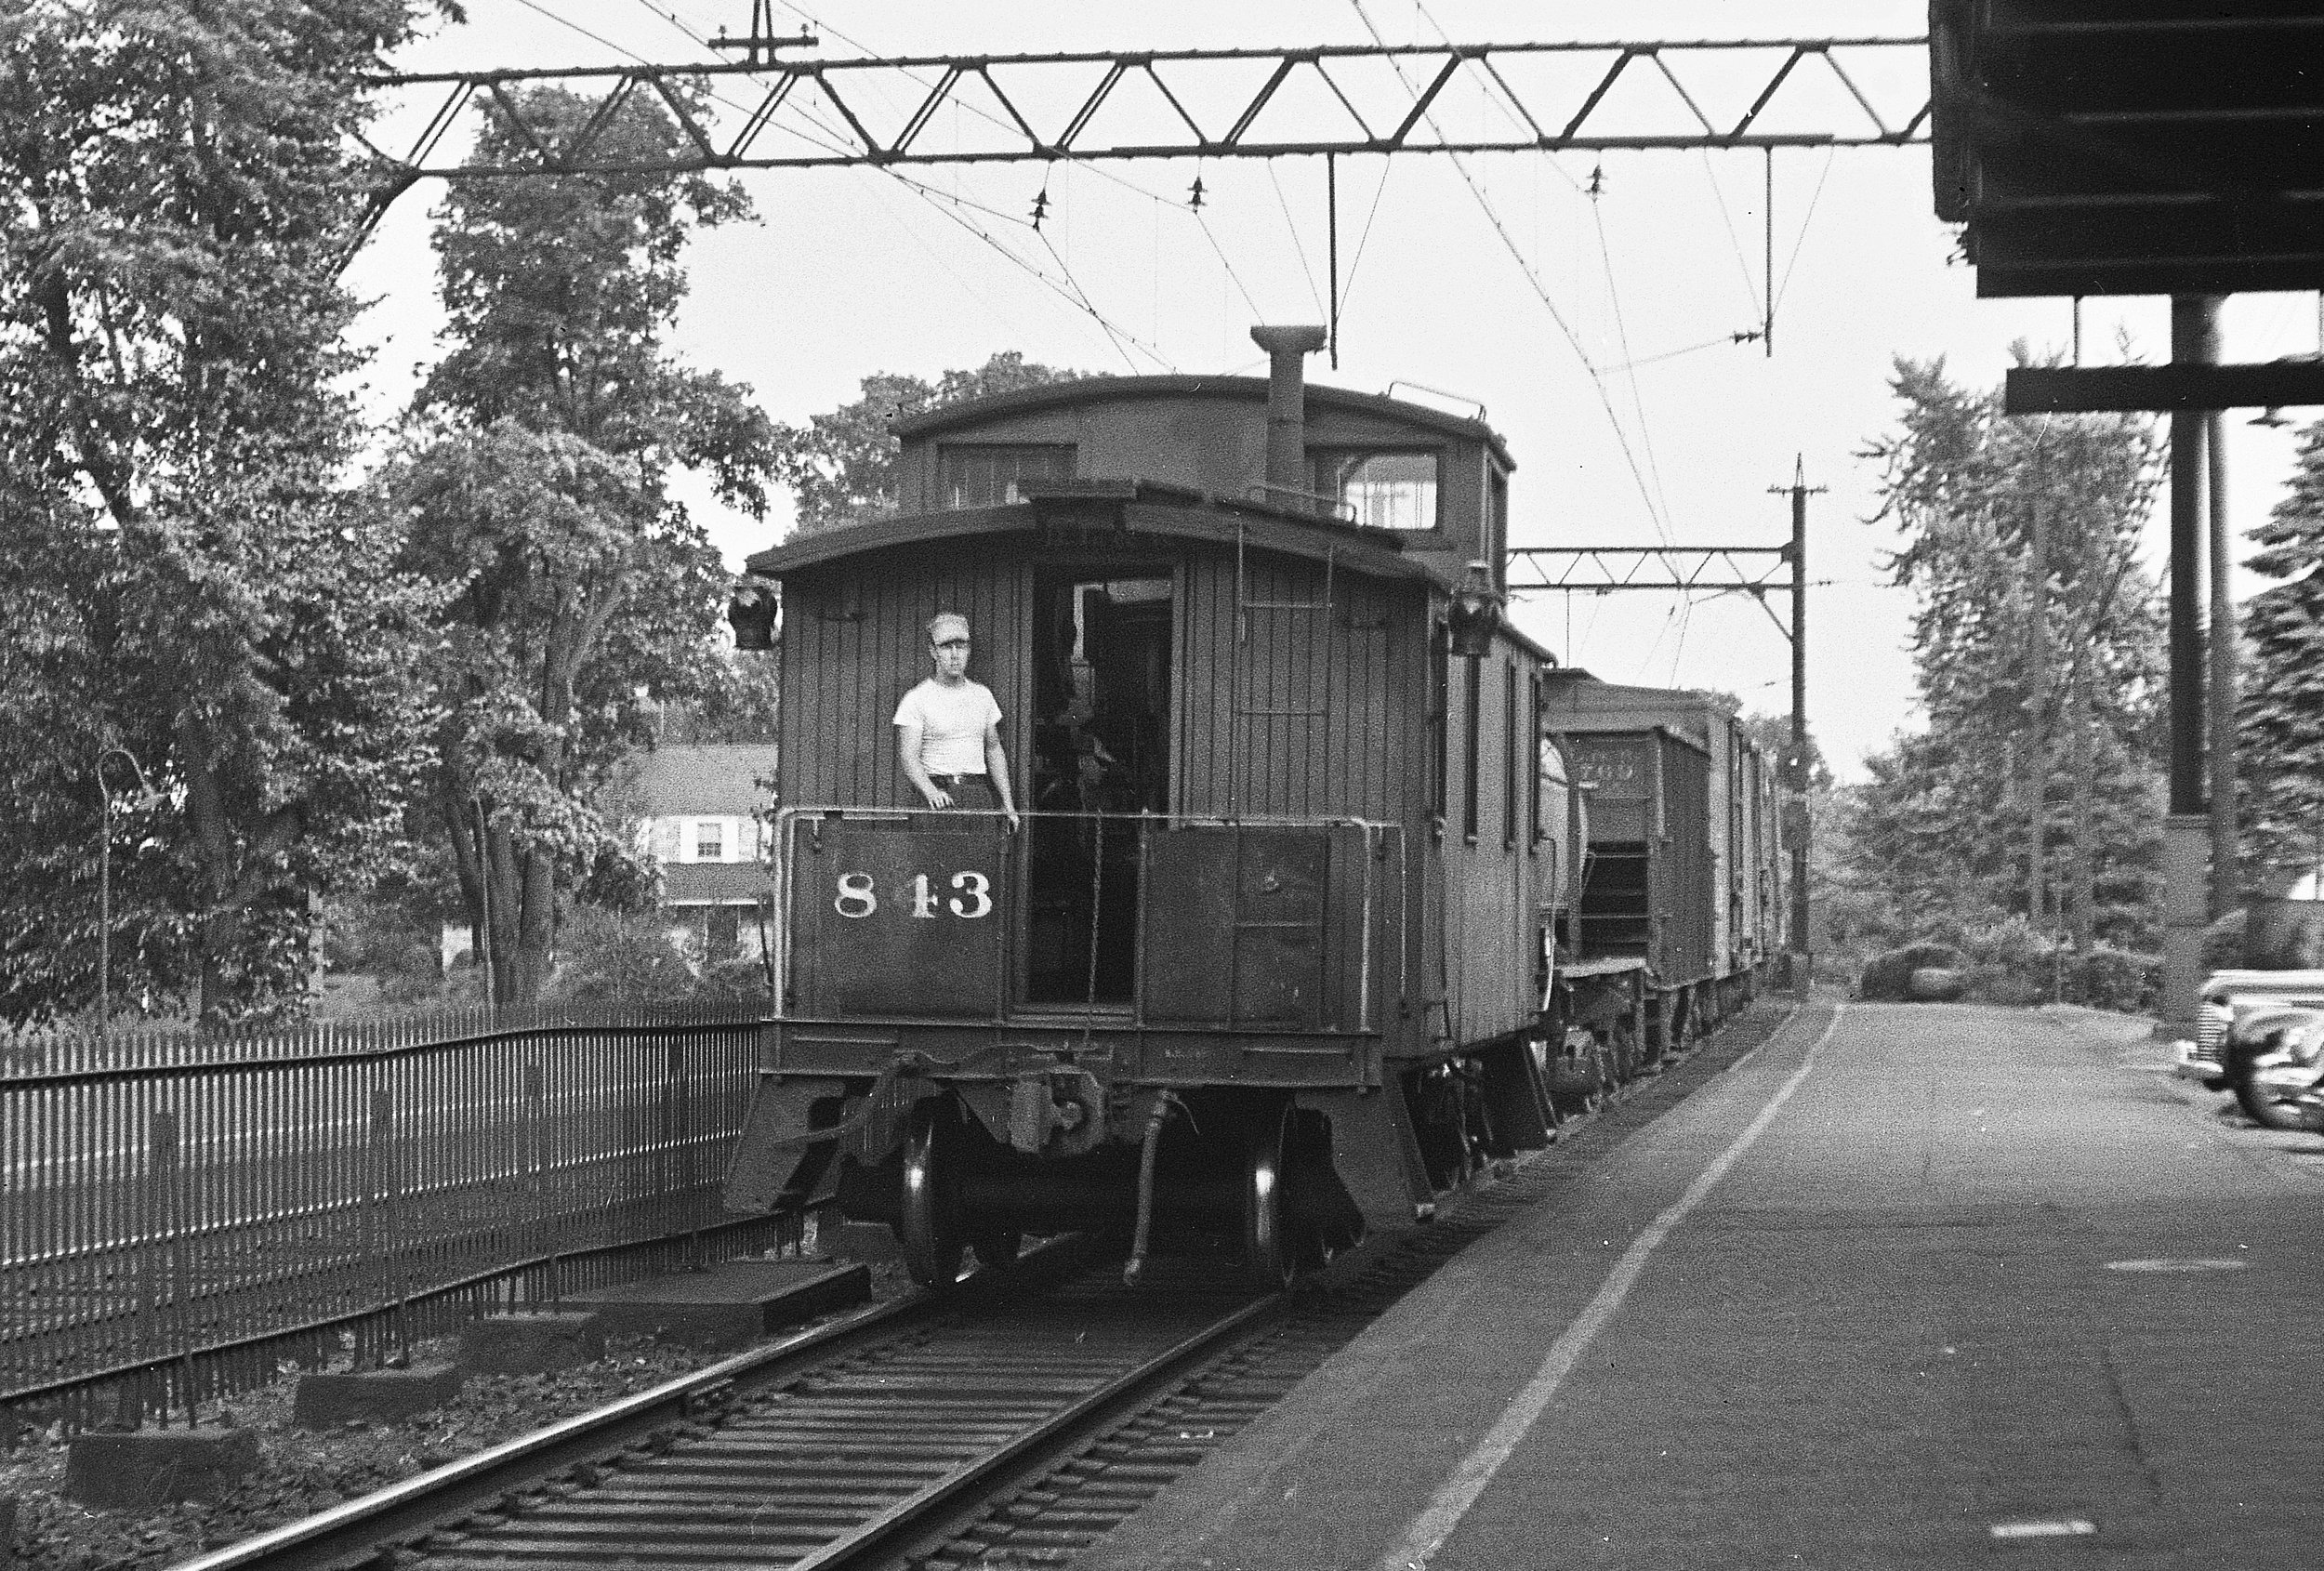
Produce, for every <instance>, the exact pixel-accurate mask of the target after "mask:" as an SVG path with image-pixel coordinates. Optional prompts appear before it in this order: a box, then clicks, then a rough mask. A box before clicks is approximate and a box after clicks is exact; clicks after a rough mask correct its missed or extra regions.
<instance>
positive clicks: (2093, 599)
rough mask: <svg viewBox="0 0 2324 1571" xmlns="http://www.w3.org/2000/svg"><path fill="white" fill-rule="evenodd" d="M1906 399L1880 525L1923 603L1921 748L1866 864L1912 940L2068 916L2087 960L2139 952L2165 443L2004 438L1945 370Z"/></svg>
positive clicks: (1896, 568) (2090, 429) (1918, 630)
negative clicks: (2113, 946) (2040, 552)
mask: <svg viewBox="0 0 2324 1571" xmlns="http://www.w3.org/2000/svg"><path fill="white" fill-rule="evenodd" d="M2020 358H2021V360H2022V359H2023V350H2022V349H2021V350H2020ZM1893 385H1894V388H1895V393H1896V396H1897V398H1898V400H1899V401H1900V402H1901V403H1902V405H1903V409H1902V412H1901V418H1900V422H1899V427H1898V429H1896V430H1895V431H1894V432H1892V433H1891V434H1889V435H1887V436H1884V437H1882V438H1881V439H1879V440H1877V441H1876V442H1874V443H1873V444H1872V445H1871V447H1870V448H1869V449H1868V454H1867V455H1868V456H1870V457H1874V458H1877V459H1879V460H1880V461H1881V463H1882V466H1883V473H1882V484H1881V498H1882V505H1881V508H1880V511H1879V512H1878V513H1877V514H1875V515H1874V516H1875V518H1876V519H1885V520H1888V521H1892V522H1893V523H1894V524H1895V526H1896V529H1897V531H1898V534H1899V535H1900V536H1901V538H1902V544H1901V546H1900V547H1899V548H1898V549H1897V550H1896V551H1895V553H1894V554H1893V555H1892V557H1891V561H1890V568H1891V572H1892V574H1893V577H1894V580H1895V582H1896V583H1897V584H1899V585H1901V586H1903V587H1908V588H1910V589H1911V590H1913V591H1914V595H1915V602H1916V603H1915V609H1914V614H1913V623H1912V638H1911V642H1912V652H1913V655H1914V661H1915V667H1916V673H1917V684H1918V687H1919V693H1920V701H1921V709H1922V711H1923V713H1924V715H1925V717H1926V729H1925V731H1924V732H1923V733H1921V734H1918V735H1911V736H1905V737H1901V738H1899V739H1898V741H1897V743H1896V745H1895V746H1894V747H1893V748H1892V749H1891V750H1890V751H1889V752H1888V753H1886V754H1884V755H1882V756H1881V757H1878V758H1875V759H1868V765H1869V767H1870V770H1871V773H1872V778H1871V781H1870V782H1869V784H1868V785H1867V786H1866V787H1865V788H1864V789H1863V790H1862V791H1861V792H1860V793H1859V794H1857V796H1856V798H1855V802H1854V808H1853V815H1852V820H1851V824H1850V832H1851V845H1852V850H1853V852H1854V854H1855V855H1856V856H1857V857H1858V858H1859V859H1860V860H1861V861H1862V863H1863V865H1864V866H1863V872H1864V875H1865V878H1867V879H1868V880H1869V881H1871V882H1873V883H1876V884H1878V885H1880V886H1882V887H1884V888H1886V889H1888V890H1889V891H1892V894H1893V897H1894V898H1895V902H1896V909H1897V912H1898V920H1899V922H1900V924H1901V925H1903V926H1905V927H1907V928H1908V929H1911V930H1916V931H1939V930H1943V929H1947V928H1951V929H1955V930H1958V929H1959V928H1961V927H1963V926H1968V925H1975V924H1979V923H1984V922H1989V921H1991V920H1993V919H1995V918H1999V917H2000V916H2003V915H2006V914H2008V913H2011V912H2019V913H2025V914H2027V915H2032V916H2039V917H2040V918H2042V924H2043V925H2044V926H2046V925H2047V924H2048V921H2049V920H2050V918H2051V917H2052V916H2053V914H2056V913H2059V912H2061V911H2067V910H2069V909H2070V911H2071V914H2072V916H2073V917H2074V918H2075V924H2076V929H2077V933H2078V937H2079V938H2080V940H2081V941H2082V942H2084V943H2088V942H2089V941H2091V940H2092V939H2093V938H2095V937H2098V936H2104V937H2106V939H2107V940H2108V941H2110V942H2114V943H2118V944H2139V945H2142V946H2143V945H2145V944H2147V943H2148V942H2150V940H2151V938H2152V927H2153V922H2154V906H2153V893H2154V888H2153V884H2154V864H2155V859H2156V855H2157V852H2158V849H2159V848H2158V840H2159V835H2158V829H2159V819H2158V818H2157V817H2155V816H2154V813H2153V805H2152V804H2153V783H2154V779H2155V768H2154V762H2153V759H2152V756H2151V755H2152V749H2153V745H2154V740H2155V738H2154V726H2155V719H2156V708H2157V698H2158V695H2159V690H2160V676H2161V673H2160V670H2159V659H2158V652H2159V649H2160V647H2161V638H2160V607H2159V601H2158V597H2157V595H2156V592H2155V587H2154V585H2153V583H2152V581H2151V580H2150V579H2149V578H2148V577H2147V575H2146V574H2145V573H2144V571H2143V570H2141V569H2140V568H2139V566H2138V565H2137V562H2136V560H2135V552H2136V548H2137V542H2138V538H2139V532H2140V530H2141V528H2142V527H2143V525H2144V523H2145V521H2146V515H2147V512H2148V510H2149V508H2150V507H2151V505H2152V501H2153V496H2154V492H2155V488H2156V484H2157V482H2158V480H2159V472H2160V459H2161V454H2160V450H2159V445H2158V443H2157V442H2156V439H2155V436H2154V434H2153V431H2152V429H2151V425H2150V423H2149V422H2147V421H2146V420H2144V419H2143V418H2140V417H2136V416H2118V415H2101V416H2068V417H2058V416H2045V417H2043V418H2041V419H2011V418H2005V417H2003V416H2001V413H2000V400H1999V398H1998V396H1996V395H1994V394H1991V393H1986V392H1976V391H1972V390H1969V389H1962V388H1961V387H1959V386H1957V385H1955V384H1954V383H1952V382H1951V381H1950V380H1949V379H1948V377H1947V376H1946V374H1945V367H1944V363H1942V362H1941V361H1937V362H1931V363H1913V362H1908V361H1899V362H1898V363H1897V365H1896V377H1895V383H1894V384H1893ZM2037 538H2046V548H2045V553H2044V554H2045V559H2046V560H2045V561H2044V562H2043V565H2042V569H2041V571H2040V572H2036V571H2035V567H2034V562H2035V557H2034V551H2033V547H2034V544H2035V542H2036V540H2037ZM2036 822H2039V823H2040V825H2042V828H2043V835H2042V846H2041V850H2042V853H2043V854H2041V855H2040V856H2039V857H2037V856H2036V854H2035V852H2034V847H2033V845H2032V839H2033V825H2034V824H2035V823H2036ZM2078 859H2079V860H2078ZM2037 864H2038V865H2040V866H2041V867H2042V869H2043V876H2042V878H2041V879H2040V882H2039V884H2038V885H2037V884H2036V883H2035V882H2034V881H2033V880H2032V879H2031V878H2030V877H2029V875H2030V872H2031V870H2032V868H2033V866H2034V865H2037ZM2085 885H2086V887H2087V889H2088V891H2089V898H2088V899H2086V900H2084V899H2079V898H2077V895H2076V891H2077V890H2078V889H2080V888H2081V887H2084V886H2085Z"/></svg>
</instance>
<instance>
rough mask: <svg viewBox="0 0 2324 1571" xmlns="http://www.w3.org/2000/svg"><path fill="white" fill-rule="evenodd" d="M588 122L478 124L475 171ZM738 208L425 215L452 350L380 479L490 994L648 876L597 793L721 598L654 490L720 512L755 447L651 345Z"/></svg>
mask: <svg viewBox="0 0 2324 1571" xmlns="http://www.w3.org/2000/svg"><path fill="white" fill-rule="evenodd" d="M592 111H593V105H592V104H591V103H590V102H589V101H588V100H586V99H581V98H578V97H575V96H574V95H573V94H570V93H567V92H564V91H562V90H561V89H558V88H553V87H552V88H543V89H538V90H536V91H535V92H534V93H533V94H532V95H531V96H530V98H529V99H528V101H527V102H526V104H525V105H524V119H525V121H526V122H527V123H528V124H529V125H531V126H532V127H534V133H527V132H526V131H524V130H522V129H521V128H519V127H518V126H517V125H513V124H510V123H508V122H505V121H504V122H498V123H495V125H494V127H493V128H491V129H489V130H488V131H487V132H486V133H485V134H484V135H482V137H480V139H479V140H478V145H477V148H476V150H475V152H474V153H473V154H472V155H471V161H472V162H475V163H478V164H482V165H489V164H495V163H500V162H505V161H508V160H509V159H512V158H513V157H515V155H516V152H517V148H518V144H519V143H520V141H522V140H523V139H525V138H526V137H527V136H528V134H536V133H537V132H538V131H539V130H540V129H541V128H542V127H548V128H550V129H551V130H552V131H553V132H554V133H555V134H557V135H569V134H571V133H573V132H574V131H576V130H578V129H579V127H580V126H581V125H582V124H583V122H584V121H585V120H586V119H587V117H588V115H589V114H590V113H591V112H592ZM598 135H599V138H600V145H601V146H608V147H618V146H619V145H621V144H625V143H627V144H628V145H629V146H631V147H632V148H633V149H634V150H635V151H636V152H637V153H638V159H637V162H638V163H639V164H640V165H645V166H658V167H660V168H663V169H666V170H667V169H668V168H671V167H672V166H673V165H674V164H675V162H676V158H677V154H678V152H680V144H681V141H682V133H681V132H680V129H679V127H678V125H677V124H676V123H675V121H674V120H673V118H672V117H671V116H670V115H669V114H668V113H667V112H666V111H665V110H663V109H662V108H661V107H660V106H659V105H656V104H654V103H651V102H649V101H647V100H645V99H629V100H627V101H626V102H625V103H624V104H623V105H622V106H621V107H620V108H619V109H618V110H617V111H615V112H614V115H613V118H612V119H611V121H610V122H609V123H607V124H606V125H604V126H602V127H601V129H600V131H599V132H598ZM748 211H749V209H748V204H747V203H746V200H745V198H744V197H743V195H742V193H741V191H739V190H738V189H737V188H735V187H733V186H732V185H720V184H718V183H715V182H713V181H711V180H709V179H706V178H703V177H702V176H700V175H686V174H667V173H666V174H658V175H639V176H564V175H547V176H535V177H526V178H512V179H491V180H477V181H471V182H465V183H456V184H455V185H454V187H453V188H452V193H451V195H450V196H449V197H448V198H447V199H446V200H445V202H444V205H442V208H440V209H439V211H438V215H437V216H438V228H437V231H436V242H435V244H436V251H437V256H438V259H439V276H440V285H441V292H442V297H443V301H444V305H445V308H446V310H447V312H448V314H449V317H450V324H449V326H448V328H447V337H449V338H450V339H451V345H452V347H451V349H450V350H449V352H447V353H446V354H445V356H444V358H443V360H442V363H440V364H438V365H437V366H436V367H435V368H434V370H433V371H432V372H431V373H430V375H429V377H428V378H427V381H426V383H425V385H424V386H423V388H422V389H421V391H420V394H419V396H418V398H417V400H416V404H415V407H414V410H413V413H412V421H411V431H410V435H409V437H408V439H407V442H406V443H405V447H404V450H403V453H402V455H400V457H399V458H398V460H397V461H396V462H395V463H394V464H393V465H392V466H390V469H389V470H388V471H387V473H386V475H385V476H384V479H383V486H384V489H385V492H386V494H387V495H388V496H389V497H390V499H391V501H392V503H393V504H394V506H395V507H396V508H397V509H399V511H400V513H401V515H402V516H403V518H404V520H405V521H406V525H405V527H406V535H405V545H404V556H403V561H404V563H405V565H406V566H407V567H409V568H410V569H411V570H412V571H414V572H416V573H418V574H421V575H423V576H425V577H426V578H427V579H428V580H429V581H430V582H432V583H434V584H437V585H440V586H442V589H443V591H444V593H445V594H446V596H447V597H448V598H447V605H446V611H445V613H444V614H443V617H442V629H443V637H442V642H441V644H440V646H439V649H438V653H437V655H436V658H435V661H434V667H433V670H432V673H431V674H432V677H433V680H434V682H435V685H436V691H437V693H438V694H439V702H440V705H441V709H442V722H441V724H440V726H439V728H438V732H437V735H436V743H435V746H436V759H435V763H434V769H433V778H432V783H431V797H432V805H433V816H434V819H435V824H436V827H437V829H438V831H439V832H440V833H441V834H442V835H443V836H444V837H445V838H446V839H447V840H448V842H449V843H450V844H451V846H452V848H453V851H454V853H455V859H456V865H457V868H458V875H459V881H460V886H461V891H462V893H463V896H464V898H465V899H466V901H467V903H468V906H469V913H470V917H471V920H472V921H473V922H474V924H475V931H477V932H479V933H480V934H482V949H483V951H484V953H486V954H487V955H488V956H489V957H490V958H491V960H492V963H493V971H494V978H495V991H496V1000H495V1001H498V1002H504V1003H505V1002H523V1001H530V1000H531V999H534V998H535V997H538V996H539V995H540V991H541V988H542V987H543V985H544V984H546V982H547V981H548V972H549V961H550V953H551V946H552V945H553V944H554V943H555V940H556V933H557V927H558V922H559V919H560V914H561V906H562V904H564V903H565V902H567V901H568V900H570V899H572V898H574V896H576V895H577V896H583V897H586V898H588V899H591V900H594V901H597V902H599V903H601V904H608V905H611V906H613V907H615V908H634V907H636V906H638V905H640V904H647V903H649V902H650V900H651V898H652V892H653V873H652V868H651V867H650V865H647V864H646V863H645V862H643V861H642V860H641V858H640V855H639V853H637V852H635V851H634V850H633V849H632V848H631V847H630V846H629V845H628V844H627V841H626V840H625V839H624V838H622V837H621V835H620V834H619V832H618V825H616V824H615V823H614V821H613V820H612V818H611V817H610V816H609V815H608V814H607V813H605V812H602V811H601V809H600V807H599V805H598V802H597V800H596V798H597V796H598V793H599V792H600V791H601V789H602V788H603V786H604V785H605V783H606V781H607V779H608V778H609V776H610V774H611V773H612V772H613V770H614V766H615V765H617V764H618V763H619V762H620V761H621V760H622V759H624V758H626V757H627V756H628V755H629V754H630V753H631V752H633V751H635V750H636V749H638V748H640V747H641V746H646V745H648V744H649V743H650V741H651V738H652V735H653V726H654V714H655V713H656V711H657V709H658V707H659V706H662V705H666V704H670V703H679V702H684V701H686V700H688V699H690V698H692V697H693V696H695V695H696V694H698V693H700V692H701V691H702V690H703V688H704V686H705V685H706V683H707V682H709V681H711V680H714V679H715V677H716V674H717V672H718V670H719V669H720V667H718V666H717V665H716V663H715V661H714V658H713V654H712V650H713V639H714V637H715V636H716V635H715V631H714V629H716V628H717V627H718V624H719V616H720V611H721V610H722V608H723V605H724V601H725V598H726V590H727V587H728V578H727V575H726V574H725V573H724V572H723V570H722V569H721V568H720V563H719V558H718V553H717V552H716V550H715V549H714V548H712V547H711V545H710V543H709V540H708V538H707V536H706V535H705V534H704V533H703V530H702V528H701V526H700V525H699V524H698V523H696V522H695V521H693V519H692V518H691V517H690V516H689V515H688V514H687V511H686V509H685V508H684V507H683V506H682V505H681V504H680V503H679V502H678V501H676V500H675V499H674V498H673V497H671V495H669V492H668V489H667V481H668V478H669V475H670V474H671V472H672V471H673V470H674V469H693V470H697V471H699V472H702V473H705V474H706V475H707V476H708V477H709V479H710V480H711V482H712V483H713V486H714V489H715V491H716V493H717V495H719V496H720V499H721V500H723V501H725V502H727V503H728V504H729V505H732V506H736V507H741V508H746V509H748V510H750V511H752V512H753V513H761V512H763V510H764V508H765V500H766V498H765V493H764V488H763V487H764V480H765V477H766V475H767V474H768V472H769V471H770V469H771V467H772V462H773V457H774V452H773V447H772V429H771V428H770V426H769V425H768V423H767V421H766V418H765V416H763V415H762V414H761V413H760V411H759V409H758V408H757V406H756V405H755V404H753V403H751V401H750V398H749V389H746V388H742V387H738V386H735V385H733V384H731V383H729V382H727V381H725V380H724V379H722V378H721V377H720V376H716V375H715V374H711V373H706V372H702V371H697V370H693V369H690V368H688V367H686V366H684V365H682V364H680V363H679V362H678V361H677V360H675V359H674V358H673V357H671V356H670V355H668V354H667V353H666V352H665V351H664V350H663V348H662V336H663V334H664V333H665V332H666V331H667V328H668V327H669V325H670V323H671V322H672V321H673V319H674V318H675V316H676V314H677V310H678V308H679V306H680V302H681V301H682V300H683V299H684V297H685V292H686V285H685V278H684V274H683V272H682V271H681V269H680V257H681V256H682V253H683V250H684V246H685V242H686V239H687V236H688V235H689V234H690V233H691V232H692V231H693V228H694V227H695V226H696V225H711V224H720V223H727V222H732V221H734V220H736V219H739V218H745V217H746V216H747V214H748Z"/></svg>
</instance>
